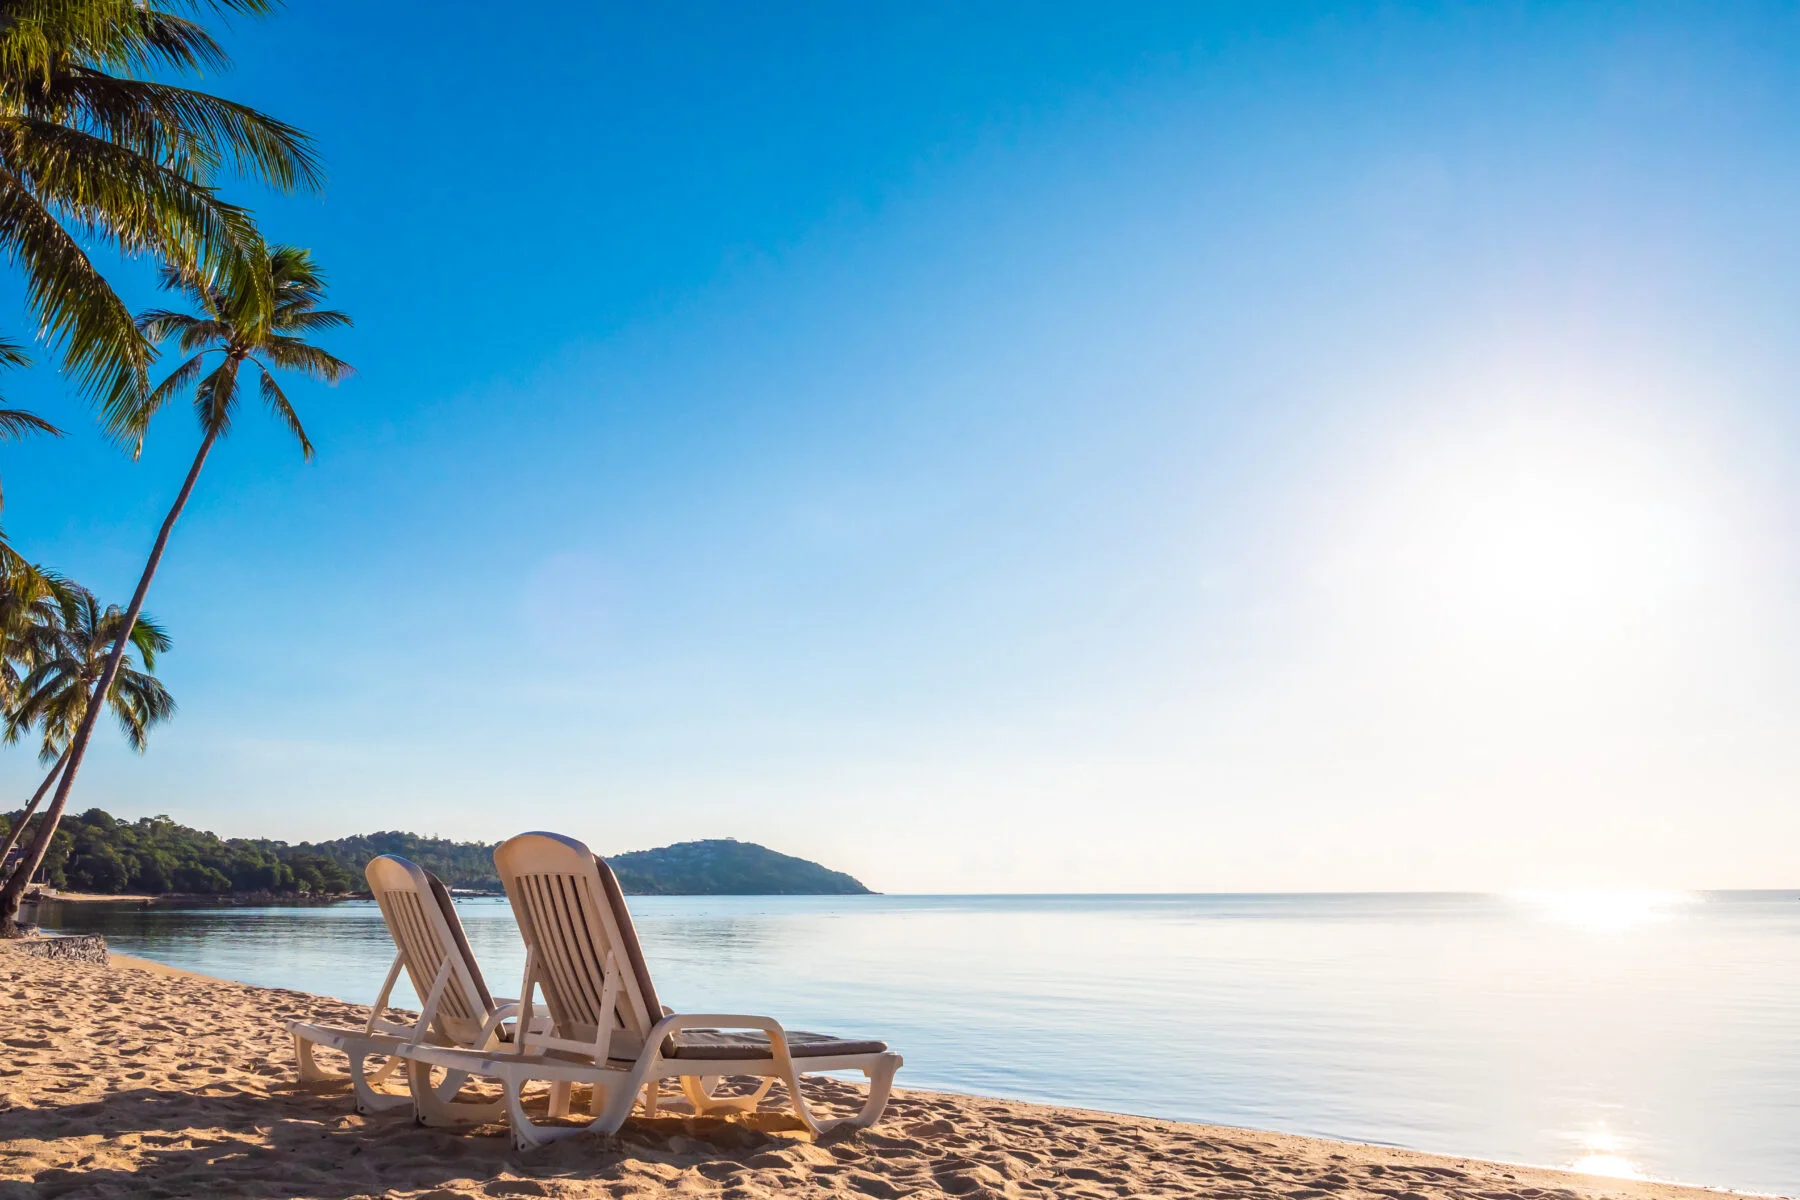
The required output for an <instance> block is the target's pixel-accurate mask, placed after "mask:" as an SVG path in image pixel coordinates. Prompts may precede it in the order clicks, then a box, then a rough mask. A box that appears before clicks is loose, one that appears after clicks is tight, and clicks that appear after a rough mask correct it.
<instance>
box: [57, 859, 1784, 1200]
mask: <svg viewBox="0 0 1800 1200" xmlns="http://www.w3.org/2000/svg"><path fill="white" fill-rule="evenodd" d="M631 903H632V909H633V911H634V913H635V914H636V916H637V920H638V923H639V928H640V931H641V934H642V937H643V940H644V944H645V950H646V953H647V955H648V957H649V959H650V963H651V967H652V969H653V970H654V972H655V974H656V977H657V986H658V989H659V990H660V991H661V992H662V998H663V1002H664V1003H666V1004H670V1005H672V1006H674V1007H676V1008H677V1009H686V1010H689V1011H692V1010H701V1011H708V1010H710V1011H715V1012H716V1011H720V1010H729V1011H737V1012H765V1013H769V1014H771V1015H774V1016H776V1017H777V1018H778V1019H780V1020H781V1021H782V1022H783V1023H784V1024H787V1025H789V1026H791V1027H794V1028H810V1029H816V1030H824V1031H829V1032H833V1033H849V1034H869V1035H875V1036H880V1037H883V1038H886V1039H887V1040H888V1041H889V1042H891V1043H892V1044H893V1045H894V1046H895V1048H896V1049H899V1050H900V1051H901V1052H902V1053H904V1054H905V1056H906V1068H905V1069H904V1070H903V1071H902V1072H901V1076H900V1078H901V1082H902V1083H903V1084H912V1085H914V1086H919V1087H931V1088H941V1089H946V1090H951V1091H961V1092H974V1093H982V1094H987V1095H997V1096H1011V1097H1017V1098H1021V1099H1027V1100H1043V1101H1053V1102H1057V1103H1062V1104H1070V1105H1078V1106H1082V1107H1087V1108H1097V1109H1106V1110H1111V1111H1115V1112H1128V1113H1141V1114H1147V1115H1155V1116H1165V1117H1174V1118H1179V1119H1182V1120H1191V1121H1206V1122H1214V1123H1220V1124H1226V1125H1240V1126H1252V1127H1256V1128H1263V1129H1279V1130H1286V1131H1289V1132H1293V1133H1303V1134H1317V1135H1322V1136H1326V1137H1333V1138H1344V1139H1350V1140H1355V1141H1365V1142H1381V1143H1389V1144H1395V1145H1401V1146H1410V1147H1415V1148H1418V1149H1424V1150H1437V1151H1444V1152H1449V1153H1456V1154H1467V1155H1476V1156H1481V1157H1486V1158H1497V1159H1504V1160H1509V1161H1519V1162H1531V1163H1543V1164H1551V1165H1557V1166H1577V1167H1580V1168H1582V1169H1586V1170H1592V1171H1598V1172H1603V1173H1620V1174H1623V1173H1641V1174H1644V1175H1648V1176H1651V1177H1656V1178H1663V1179H1675V1180H1681V1181H1684V1182H1691V1183H1703V1184H1711V1185H1715V1186H1725V1187H1733V1188H1742V1189H1747V1190H1752V1191H1761V1192H1776V1193H1781V1194H1785V1195H1800V895H1797V894H1796V893H1794V892H1781V893H1770V892H1759V893H1694V894H1667V895H1660V894H1659V895H1645V894H1629V895H1626V894H1601V895H1574V894H1570V895H1534V896H1476V895H1429V896H1428V895H1398V896H1372V895H1358V896H1312V895H1308V896H1068V897H1055V896H1051V897H1046V896H976V897H964V896H955V897H925V896H860V897H679V898H677V897H640V898H634V899H633V900H632V902H631ZM459 907H460V908H461V912H462V919H463V921H464V923H465V925H466V926H467V928H468V931H469V936H470V940H471V942H472V943H473V945H474V947H475V950H476V953H477V954H478V955H479V956H480V958H481V961H482V963H483V965H484V967H485V969H486V973H487V974H488V976H489V979H490V982H491V984H492V986H493V988H494V990H495V991H496V992H498V993H501V994H511V993H512V992H514V991H516V990H517V987H516V985H517V979H518V972H519V971H520V969H521V968H522V965H523V960H524V953H523V950H522V948H521V946H520V944H519V941H518V934H517V931H516V929H515V928H514V925H513V921H512V916H511V913H510V912H509V910H508V909H507V907H506V903H505V901H504V900H493V899H472V900H467V901H464V902H462V903H461V904H460V905H459ZM43 920H44V921H45V923H46V924H47V925H49V926H51V927H60V928H63V929H69V930H97V931H99V932H102V933H104V934H106V936H107V938H108V939H109V941H110V942H111V944H112V946H113V948H114V949H116V950H118V951H119V952H121V953H126V954H137V955H141V956H144V957H146V958H154V959H158V960H161V961H163V962H167V963H171V964H173V965H176V966H180V967H186V968H189V969H192V970H196V971H201V972H204V973H206V974H210V975H218V976H223V977H225V978H229V979H238V980H243V981H244V982H247V983H255V984H265V985H271V986H279V987H287V988H298V989H302V990H305V991H311V992H321V993H326V994H329V995H333V996H338V997H341V998H343V999H346V1000H354V1001H361V1002H364V1003H366V1002H368V1001H370V1000H372V999H373V997H374V995H375V992H376V990H377V989H378V987H379V986H380V983H381V979H382V976H383V974H384V973H385V971H386V968H387V964H388V962H389V959H390V956H391V954H392V944H391V943H390V942H389V941H388V940H387V935H386V933H385V931H384V929H383V926H382V924H381V920H380V916H379V914H378V912H377V911H376V909H375V908H374V906H373V905H372V904H368V903H346V904H339V905H332V906H329V907H321V908H258V909H243V908H236V909H234V908H211V909H188V910H171V909H153V910H149V911H137V910H135V909H132V908H120V907H113V906H105V907H100V906H65V907H63V908H62V909H61V910H60V911H55V912H48V911H47V912H45V913H44V914H43ZM408 1002H409V1003H411V1001H410V998H409V1000H408Z"/></svg>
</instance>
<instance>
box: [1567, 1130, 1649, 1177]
mask: <svg viewBox="0 0 1800 1200" xmlns="http://www.w3.org/2000/svg"><path fill="white" fill-rule="evenodd" d="M1581 1144H1582V1148H1583V1149H1584V1150H1586V1151H1587V1153H1585V1154H1583V1155H1582V1156H1581V1157H1579V1158H1577V1159H1576V1160H1575V1161H1574V1162H1572V1163H1570V1164H1569V1169H1570V1170H1571V1171H1580V1172H1581V1173H1582V1174H1583V1175H1606V1176H1610V1177H1611V1178H1613V1179H1642V1178H1644V1173H1643V1172H1642V1171H1640V1170H1638V1168H1637V1164H1636V1163H1634V1162H1632V1161H1631V1160H1630V1159H1628V1158H1626V1157H1625V1156H1624V1155H1623V1154H1620V1153H1619V1151H1620V1149H1621V1148H1622V1147H1621V1146H1620V1145H1619V1139H1618V1138H1615V1137H1614V1136H1613V1135H1612V1134H1610V1133H1606V1132H1599V1133H1589V1134H1586V1135H1584V1136H1583V1137H1582V1139H1581Z"/></svg>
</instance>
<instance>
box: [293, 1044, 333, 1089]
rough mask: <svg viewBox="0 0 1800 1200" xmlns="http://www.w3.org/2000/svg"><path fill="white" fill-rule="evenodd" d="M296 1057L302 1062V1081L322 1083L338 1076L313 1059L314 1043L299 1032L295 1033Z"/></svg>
mask: <svg viewBox="0 0 1800 1200" xmlns="http://www.w3.org/2000/svg"><path fill="white" fill-rule="evenodd" d="M294 1057H295V1059H297V1060H298V1061H299V1063H300V1082H301V1083H320V1082H322V1081H324V1080H327V1079H333V1078H336V1076H333V1075H332V1074H330V1073H329V1072H327V1071H326V1070H325V1068H323V1067H321V1066H320V1065H319V1064H318V1063H317V1062H316V1061H315V1060H314V1059H313V1044H312V1043H311V1042H309V1041H307V1040H306V1039H305V1038H303V1037H301V1036H300V1035H299V1034H297V1033H296V1034H295V1035H294Z"/></svg>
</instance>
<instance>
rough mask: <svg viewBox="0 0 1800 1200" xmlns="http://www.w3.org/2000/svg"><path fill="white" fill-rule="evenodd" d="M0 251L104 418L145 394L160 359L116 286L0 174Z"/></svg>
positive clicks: (59, 227)
mask: <svg viewBox="0 0 1800 1200" xmlns="http://www.w3.org/2000/svg"><path fill="white" fill-rule="evenodd" d="M0 250H4V251H5V253H6V254H7V255H8V256H9V257H11V258H12V259H13V261H15V262H18V263H20V264H22V265H23V266H24V267H25V295H26V302H27V303H28V304H29V305H30V306H31V309H32V311H33V312H34V313H35V314H36V315H37V318H38V321H39V324H40V326H41V330H42V334H43V336H44V337H45V338H46V339H48V340H50V341H52V342H59V341H60V342H62V343H64V346H65V348H64V351H63V370H64V371H65V372H66V373H67V374H68V375H69V376H70V377H71V378H72V379H73V380H74V381H75V383H76V385H77V386H78V387H80V388H81V389H82V390H84V391H87V392H89V393H90V394H92V395H94V396H95V397H96V399H97V400H98V402H99V403H100V405H101V407H102V409H103V410H104V411H108V412H111V411H116V410H118V409H120V408H121V407H124V406H127V405H129V404H130V402H131V400H132V398H133V397H134V396H137V395H139V394H141V393H142V391H143V389H144V384H145V376H146V373H147V371H148V368H149V365H150V360H151V358H152V357H154V351H153V350H152V348H151V346H150V344H149V343H148V342H146V341H145V340H144V338H143V336H142V335H141V334H139V333H138V330H137V325H136V324H135V323H134V322H133V321H132V319H131V312H130V310H129V309H127V308H126V307H125V304H124V302H123V301H121V300H120V299H119V297H118V296H117V295H115V294H114V293H113V290H112V287H111V285H109V284H108V283H107V282H106V280H105V279H104V278H103V277H102V276H101V275H100V273H99V272H98V271H96V270H95V269H94V264H93V262H92V261H91V260H89V258H88V256H87V255H86V254H85V253H83V251H82V249H81V247H80V246H79V245H77V244H76V242H75V239H74V238H72V237H70V236H69V234H68V232H67V231H66V230H64V229H63V227H62V225H61V223H60V222H58V221H57V220H56V218H55V217H54V216H52V215H51V214H50V212H49V211H48V210H47V209H46V208H45V207H44V206H43V205H42V204H41V203H39V201H38V199H37V197H35V196H34V195H32V194H31V192H30V191H29V190H28V189H27V188H26V187H25V186H24V185H23V183H22V182H21V181H20V179H19V178H18V177H17V176H15V175H13V174H11V173H9V172H7V171H5V170H4V169H0Z"/></svg>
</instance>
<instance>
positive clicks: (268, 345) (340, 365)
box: [259, 336, 356, 383]
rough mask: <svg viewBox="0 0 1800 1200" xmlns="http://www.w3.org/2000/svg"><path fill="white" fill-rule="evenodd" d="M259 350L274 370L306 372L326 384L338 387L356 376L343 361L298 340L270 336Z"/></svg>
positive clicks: (354, 371) (352, 369)
mask: <svg viewBox="0 0 1800 1200" xmlns="http://www.w3.org/2000/svg"><path fill="white" fill-rule="evenodd" d="M259 349H260V350H261V352H262V353H263V355H264V356H266V357H267V358H268V360H269V361H270V362H272V363H274V364H275V365H276V366H278V367H281V368H282V369H284V370H288V371H302V372H305V373H306V374H307V375H310V376H312V377H313V378H314V379H318V380H322V381H323V382H325V383H339V382H341V381H343V380H345V379H348V378H349V377H350V376H352V375H354V374H356V368H354V367H352V366H351V365H350V364H349V363H347V362H345V361H344V360H343V359H341V358H338V357H336V356H335V355H332V354H328V353H327V352H325V351H324V350H321V349H319V347H317V346H312V345H308V344H307V343H306V342H302V341H300V340H299V339H297V338H289V337H277V336H271V337H269V338H267V339H266V340H264V342H263V343H262V345H261V346H260V347H259Z"/></svg>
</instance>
